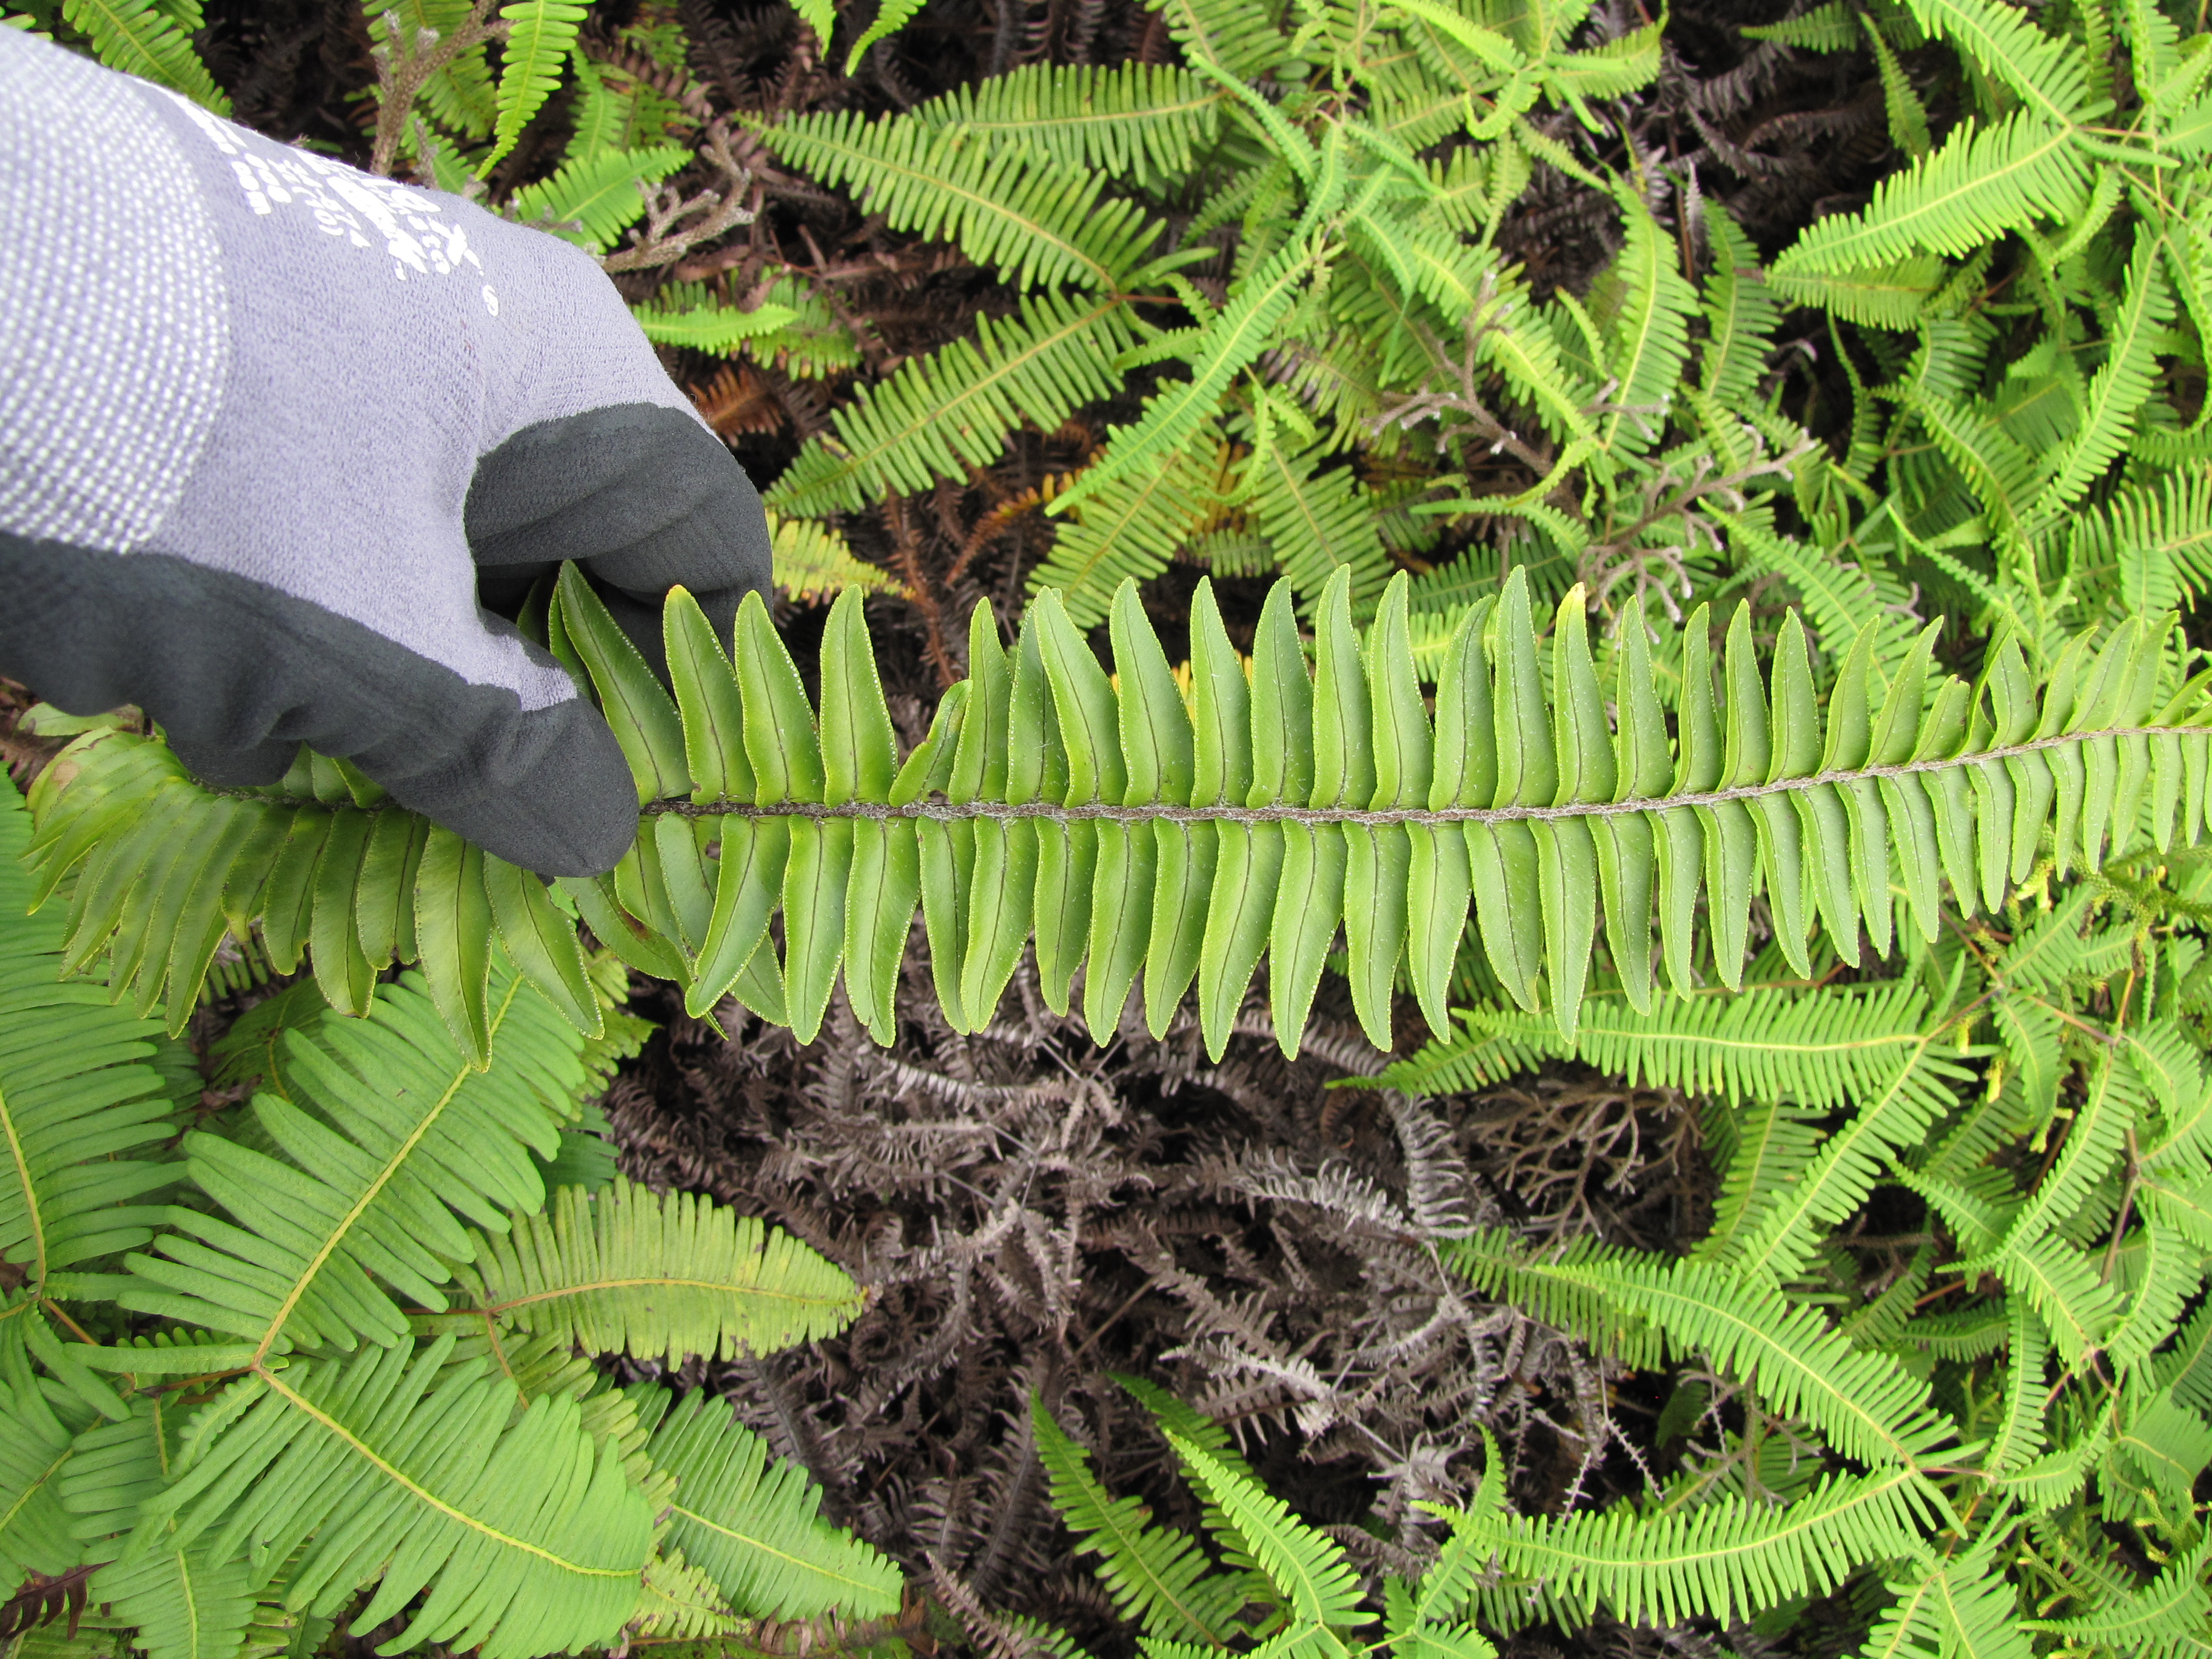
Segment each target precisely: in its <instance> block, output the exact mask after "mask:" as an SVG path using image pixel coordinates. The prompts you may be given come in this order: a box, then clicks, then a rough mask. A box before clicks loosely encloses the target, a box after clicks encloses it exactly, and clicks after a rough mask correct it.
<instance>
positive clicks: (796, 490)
mask: <svg viewBox="0 0 2212 1659" xmlns="http://www.w3.org/2000/svg"><path fill="white" fill-rule="evenodd" d="M975 334H976V337H975V340H974V341H972V342H971V341H969V340H964V339H963V340H955V341H954V342H952V343H951V344H950V345H947V346H945V347H944V348H942V349H939V350H938V351H936V352H934V353H933V354H931V355H930V356H927V357H923V358H918V359H916V360H915V361H914V362H909V363H907V364H905V365H903V366H902V367H901V368H900V369H899V370H898V372H897V373H896V374H894V375H892V376H891V378H890V380H885V381H883V382H881V383H879V384H878V385H876V386H870V387H868V388H866V390H865V391H863V392H861V394H860V397H859V398H856V399H855V400H854V402H853V403H852V404H848V405H847V406H846V407H845V408H844V409H842V410H839V411H838V414H837V417H836V437H835V439H834V440H831V439H817V440H816V441H814V442H813V443H811V444H810V445H809V446H808V447H806V448H805V450H803V451H801V452H800V453H799V459H797V460H796V461H795V462H793V465H791V467H790V468H789V469H788V470H787V471H786V472H785V473H784V475H783V476H782V477H781V478H779V479H778V480H777V481H776V483H775V487H774V488H772V489H770V490H769V492H768V501H769V505H770V506H771V507H775V509H776V511H778V512H780V513H787V514H791V515H793V516H798V517H805V516H807V515H809V514H813V513H829V512H836V511H840V510H842V511H845V512H858V511H860V509H861V508H862V507H865V506H866V505H867V503H868V502H869V501H873V500H876V499H878V498H879V497H880V496H881V495H883V494H884V492H886V491H889V490H908V491H915V490H926V489H929V488H930V487H931V485H932V484H933V483H935V482H936V481H937V480H938V479H939V478H964V477H966V476H967V475H968V470H969V468H970V467H977V466H987V465H990V464H991V463H992V462H994V461H995V460H997V459H999V455H1000V452H1001V451H1002V450H1003V449H1004V448H1005V447H1006V435H1007V434H1008V433H1010V432H1012V431H1015V430H1017V429H1018V428H1021V427H1023V426H1024V425H1025V424H1029V423H1036V424H1038V425H1041V426H1044V427H1046V428H1050V427H1052V426H1055V425H1057V424H1058V423H1059V422H1061V421H1063V420H1065V419H1066V418H1067V416H1069V415H1071V414H1073V412H1074V411H1075V410H1077V409H1078V408H1079V407H1080V406H1082V405H1083V404H1086V403H1092V402H1096V401H1097V400H1099V399H1101V398H1108V397H1111V396H1112V395H1113V394H1114V392H1115V391H1117V390H1118V389H1119V388H1120V386H1121V373H1120V371H1119V369H1118V368H1117V367H1116V363H1115V360H1116V358H1117V357H1118V356H1120V354H1121V352H1122V351H1124V350H1125V349H1127V347H1128V346H1129V344H1130V343H1131V342H1132V341H1133V339H1134V338H1135V331H1134V329H1133V326H1132V325H1131V323H1130V320H1129V310H1128V307H1127V305H1125V304H1123V303H1122V302H1121V301H1118V300H1112V299H1103V298H1097V297H1093V296H1087V295H1057V294H1044V295H1036V296H1034V297H1032V298H1030V299H1028V300H1025V301H1023V302H1022V305H1021V307H1020V309H1019V310H1018V312H1017V313H1016V314H1015V315H1014V316H1012V317H1011V318H1008V319H1004V320H1002V321H997V322H994V321H993V320H992V319H990V318H988V317H979V318H977V319H976V323H975Z"/></svg>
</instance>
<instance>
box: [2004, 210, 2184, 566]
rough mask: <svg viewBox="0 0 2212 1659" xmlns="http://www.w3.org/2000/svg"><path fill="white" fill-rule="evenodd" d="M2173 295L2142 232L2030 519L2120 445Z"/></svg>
mask: <svg viewBox="0 0 2212 1659" xmlns="http://www.w3.org/2000/svg"><path fill="white" fill-rule="evenodd" d="M2172 316H2173V299H2172V294H2171V292H2170V291H2169V290H2168V289H2167V287H2166V277H2165V275H2164V273H2163V271H2161V270H2160V264H2159V256H2158V246H2157V244H2156V243H2155V242H2154V240H2151V239H2150V238H2149V237H2148V236H2145V237H2143V238H2142V241H2141V243H2140V244H2139V246H2137V247H2136V253H2135V257H2134V258H2133V259H2132V260H2131V261H2130V264H2129V266H2128V276H2127V286H2126V289H2125V290H2124V293H2123V295H2122V297H2121V301H2120V307H2119V309H2118V312H2116V313H2114V314H2113V317H2112V328H2111V330H2110V331H2109V333H2108V335H2107V337H2106V342H2105V362H2104V364H2103V366H2102V367H2101V368H2099V369H2098V371H2097V374H2096V378H2095V379H2093V380H2091V381H2090V382H2089V391H2088V397H2087V403H2086V404H2085V406H2084V408H2083V410H2082V412H2081V429H2080V430H2079V432H2077V433H2076V434H2075V436H2074V438H2073V440H2072V441H2071V442H2069V444H2068V445H2067V446H2066V447H2065V448H2064V449H2063V450H2062V451H2061V452H2060V453H2059V454H2058V455H2057V458H2056V459H2055V461H2054V463H2053V464H2052V465H2051V476H2050V481H2049V482H2048V483H2045V485H2044V486H2043V489H2042V491H2041V493H2040V494H2039V495H2037V496H2036V498H2035V501H2034V503H2033V506H2032V507H2029V509H2028V510H2027V513H2026V515H2025V516H2026V518H2027V520H2030V521H2031V522H2032V521H2033V520H2039V519H2042V518H2045V517H2046V516H2048V515H2050V514H2052V513H2058V512H2060V511H2062V510H2063V509H2064V508H2066V507H2071V506H2072V505H2073V504H2074V503H2075V501H2078V500H2080V499H2081V495H2082V494H2083V493H2084V492H2085V491H2086V490H2087V489H2088V488H2089V486H2090V485H2091V484H2093V483H2095V482H2096V481H2097V480H2098V479H2099V478H2100V477H2102V476H2103V475H2104V473H2105V471H2106V469H2107V468H2109V467H2110V466H2111V465H2112V462H2113V460H2114V459H2117V458H2118V456H2119V455H2120V453H2122V452H2123V451H2124V449H2125V448H2126V447H2127V444H2128V440H2129V438H2130V435H2132V434H2133V432H2134V430H2135V423H2136V415H2137V414H2138V412H2139V411H2140V410H2142V406H2143V404H2144V402H2145V401H2146V400H2147V399H2148V398H2149V396H2150V393H2151V385H2152V380H2153V377H2154V375H2155V374H2156V372H2157V367H2158V363H2157V357H2158V351H2159V347H2160V341H2161V339H2162V338H2163V336H2164V334H2165V331H2166V324H2167V323H2168V322H2169V321H2171V320H2172Z"/></svg>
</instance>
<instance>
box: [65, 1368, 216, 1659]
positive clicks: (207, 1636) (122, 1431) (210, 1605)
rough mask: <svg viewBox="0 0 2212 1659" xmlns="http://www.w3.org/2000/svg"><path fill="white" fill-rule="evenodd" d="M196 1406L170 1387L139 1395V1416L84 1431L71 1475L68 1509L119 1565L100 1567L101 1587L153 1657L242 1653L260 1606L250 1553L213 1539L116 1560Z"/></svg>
mask: <svg viewBox="0 0 2212 1659" xmlns="http://www.w3.org/2000/svg"><path fill="white" fill-rule="evenodd" d="M189 1415H190V1410H189V1408H188V1407H180V1406H179V1405H177V1404H176V1403H174V1402H173V1401H171V1400H169V1399H167V1398H164V1397H162V1396H161V1395H155V1396H154V1397H153V1398H151V1399H142V1400H137V1401H133V1402H132V1410H131V1415H130V1416H129V1417H127V1418H125V1419H124V1420H123V1421H122V1422H119V1423H102V1424H100V1425H96V1426H94V1427H93V1428H91V1429H88V1430H87V1431H85V1432H84V1433H83V1434H82V1435H80V1436H79V1437H77V1441H76V1447H75V1449H74V1452H73V1455H71V1457H70V1463H69V1467H68V1468H67V1469H66V1470H64V1473H63V1477H62V1480H61V1498H62V1504H63V1507H64V1508H65V1509H67V1510H70V1512H71V1513H72V1515H73V1516H75V1517H76V1518H75V1520H74V1522H73V1524H72V1530H73V1531H74V1532H75V1534H76V1536H77V1537H78V1538H80V1539H82V1540H84V1541H87V1543H88V1545H89V1547H91V1548H92V1549H93V1550H94V1551H96V1552H97V1553H96V1554H94V1556H93V1558H92V1559H94V1560H104V1561H106V1562H108V1563H109V1565H106V1566H103V1567H102V1568H101V1569H100V1571H99V1572H98V1573H97V1574H95V1575H94V1579H93V1590H92V1593H93V1594H94V1595H97V1596H98V1597H99V1598H100V1600H101V1601H104V1602H106V1603H108V1604H109V1605H110V1606H112V1607H113V1608H114V1609H115V1611H116V1612H117V1613H119V1614H121V1615H122V1616H123V1617H124V1618H125V1619H127V1620H130V1621H131V1624H132V1625H134V1626H137V1632H138V1644H139V1645H141V1646H143V1648H144V1649H145V1650H146V1653H147V1656H148V1659H209V1656H214V1655H223V1654H230V1653H235V1652H236V1651H237V1650H238V1649H239V1647H240V1644H241V1643H242V1642H243V1640H244V1638H245V1635H246V1626H247V1625H248V1623H250V1622H251V1620H252V1617H253V1613H254V1611H255V1603H254V1597H253V1593H252V1592H253V1586H252V1579H251V1575H250V1574H249V1573H248V1571H247V1570H246V1559H245V1556H244V1553H243V1552H241V1551H219V1550H216V1549H215V1548H212V1547H210V1546H211V1544H212V1541H211V1540H208V1539H205V1538H203V1539H200V1540H198V1541H196V1542H195V1543H194V1544H192V1545H191V1546H189V1547H187V1546H182V1545H179V1544H178V1543H176V1542H175V1541H174V1539H173V1534H174V1531H175V1526H174V1522H169V1523H167V1532H168V1534H170V1535H169V1536H167V1537H161V1538H157V1539H155V1541H153V1542H152V1543H151V1544H150V1545H149V1546H147V1547H143V1549H142V1550H140V1551H138V1552H136V1553H133V1554H132V1556H131V1559H127V1560H116V1559H114V1558H115V1557H116V1556H117V1555H118V1553H119V1552H120V1547H121V1544H122V1540H123V1536H124V1535H125V1534H129V1533H130V1532H131V1530H132V1528H134V1527H135V1526H136V1524H137V1519H138V1510H139V1506H140V1504H143V1503H144V1502H145V1501H146V1500H148V1499H149V1498H155V1497H156V1496H158V1495H159V1494H160V1493H161V1491H162V1489H163V1488H164V1487H165V1486H167V1485H168V1483H169V1480H170V1479H171V1478H172V1474H173V1471H174V1469H175V1466H176V1460H177V1458H178V1456H179V1452H180V1450H181V1448H180V1447H179V1444H178V1433H179V1429H180V1428H181V1427H182V1419H185V1417H188V1416H189Z"/></svg>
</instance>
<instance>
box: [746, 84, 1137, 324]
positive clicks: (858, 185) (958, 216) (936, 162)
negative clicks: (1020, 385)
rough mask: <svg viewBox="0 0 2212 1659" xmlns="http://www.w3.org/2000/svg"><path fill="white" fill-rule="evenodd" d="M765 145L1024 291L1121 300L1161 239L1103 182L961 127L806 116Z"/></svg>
mask: <svg viewBox="0 0 2212 1659" xmlns="http://www.w3.org/2000/svg"><path fill="white" fill-rule="evenodd" d="M763 137H765V138H766V140H767V142H768V144H769V148H770V149H773V150H775V153H776V154H777V155H779V156H781V158H782V159H783V160H784V161H788V162H790V163H791V164H792V165H793V166H794V167H805V169H807V171H809V172H810V173H813V174H814V175H815V176H816V177H817V178H818V179H821V180H822V182H823V183H824V184H826V185H845V186H847V187H848V188H850V189H852V190H854V191H858V192H860V195H861V196H862V197H864V199H865V200H866V204H867V207H868V210H870V211H871V212H874V213H880V214H882V215H883V216H884V219H885V221H886V222H888V223H889V224H890V226H891V228H893V229H895V230H905V231H912V232H914V233H915V234H917V235H919V236H922V237H924V238H942V239H944V240H947V241H954V242H957V243H958V244H959V245H960V246H961V249H962V251H963V252H965V253H966V254H967V255H968V257H969V258H971V259H973V260H975V262H976V263H977V264H985V265H991V266H994V267H996V268H997V269H999V270H1000V271H1001V273H1002V274H1003V275H1004V276H1006V279H1007V281H1009V282H1010V283H1012V284H1013V285H1014V286H1015V287H1017V288H1021V289H1030V288H1033V287H1036V286H1039V285H1043V286H1047V287H1049V286H1053V285H1055V284H1058V283H1077V284H1079V285H1080V286H1082V287H1085V288H1088V289H1095V290H1097V291H1099V292H1102V293H1105V294H1117V293H1119V292H1120V291H1121V285H1122V283H1123V280H1124V279H1125V278H1126V277H1127V276H1129V274H1130V273H1131V272H1132V271H1133V270H1135V269H1136V267H1137V265H1138V264H1139V261H1140V260H1141V259H1142V258H1143V257H1144V255H1145V253H1146V251H1147V250H1148V249H1149V248H1150V247H1151V246H1152V242H1153V241H1154V240H1155V239H1156V238H1157V237H1158V234H1159V229H1158V226H1157V225H1156V224H1155V223H1154V222H1152V220H1151V219H1149V218H1147V217H1146V215H1145V213H1144V210H1142V209H1141V208H1139V207H1138V206H1137V205H1136V204H1134V203H1132V202H1126V201H1119V200H1113V199H1109V198H1105V197H1102V196H1101V195H1100V191H1101V188H1102V186H1103V184H1104V177H1103V175H1102V174H1100V173H1074V172H1068V171H1066V170H1064V169H1062V168H1060V167H1055V166H1053V165H1051V164H1050V163H1048V162H1043V161H1037V160H1036V159H1034V158H1033V157H1032V156H1031V155H1029V154H1028V153H1027V152H1026V151H1024V150H1019V149H1012V150H1009V149H999V148H995V147H994V146H993V145H991V144H988V143H985V142H983V141H982V140H981V138H979V137H974V136H971V135H970V134H969V133H968V132H967V131H964V130H963V129H962V128H960V127H957V126H950V127H937V126H933V125H930V124H929V123H927V122H925V121H921V120H918V119H915V118H913V117H908V116H901V117H893V118H890V119H888V120H883V121H874V122H871V121H868V120H866V118H863V117H862V116H860V114H859V113H857V112H853V111H846V112H842V113H823V114H818V115H803V116H800V117H798V118H795V119H793V120H789V121H786V122H784V123H782V124H781V125H778V126H775V127H771V128H769V130H768V131H767V132H766V133H765V134H764V135H763Z"/></svg>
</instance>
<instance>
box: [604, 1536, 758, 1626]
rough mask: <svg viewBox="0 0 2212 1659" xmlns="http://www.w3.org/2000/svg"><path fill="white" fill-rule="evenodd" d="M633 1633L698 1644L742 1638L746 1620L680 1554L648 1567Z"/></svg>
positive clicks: (660, 1558) (658, 1559)
mask: <svg viewBox="0 0 2212 1659" xmlns="http://www.w3.org/2000/svg"><path fill="white" fill-rule="evenodd" d="M630 1629H631V1631H632V1632H633V1633H634V1634H635V1635H637V1636H641V1637H651V1638H658V1639H659V1640H661V1641H664V1642H696V1641H701V1640H705V1639H711V1638H716V1637H726V1636H736V1635H738V1634H739V1633H741V1632H743V1631H744V1620H743V1619H742V1618H741V1617H739V1616H738V1613H737V1612H736V1610H735V1609H734V1608H732V1607H731V1606H730V1604H729V1602H728V1601H726V1599H725V1598H724V1596H723V1595H722V1593H721V1591H720V1590H719V1589H716V1588H715V1586H714V1580H713V1579H712V1578H710V1577H708V1576H707V1574H706V1572H705V1571H703V1570H702V1569H701V1568H698V1567H695V1566H693V1565H691V1564H690V1562H689V1561H686V1560H685V1559H684V1552H683V1551H682V1550H677V1551H674V1552H673V1553H669V1554H665V1555H656V1556H654V1557H653V1559H652V1560H650V1561H648V1562H647V1563H646V1564H645V1589H644V1592H643V1594H642V1595H641V1596H640V1597H639V1598H638V1604H637V1617H636V1618H635V1620H632V1621H631V1624H630Z"/></svg>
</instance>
